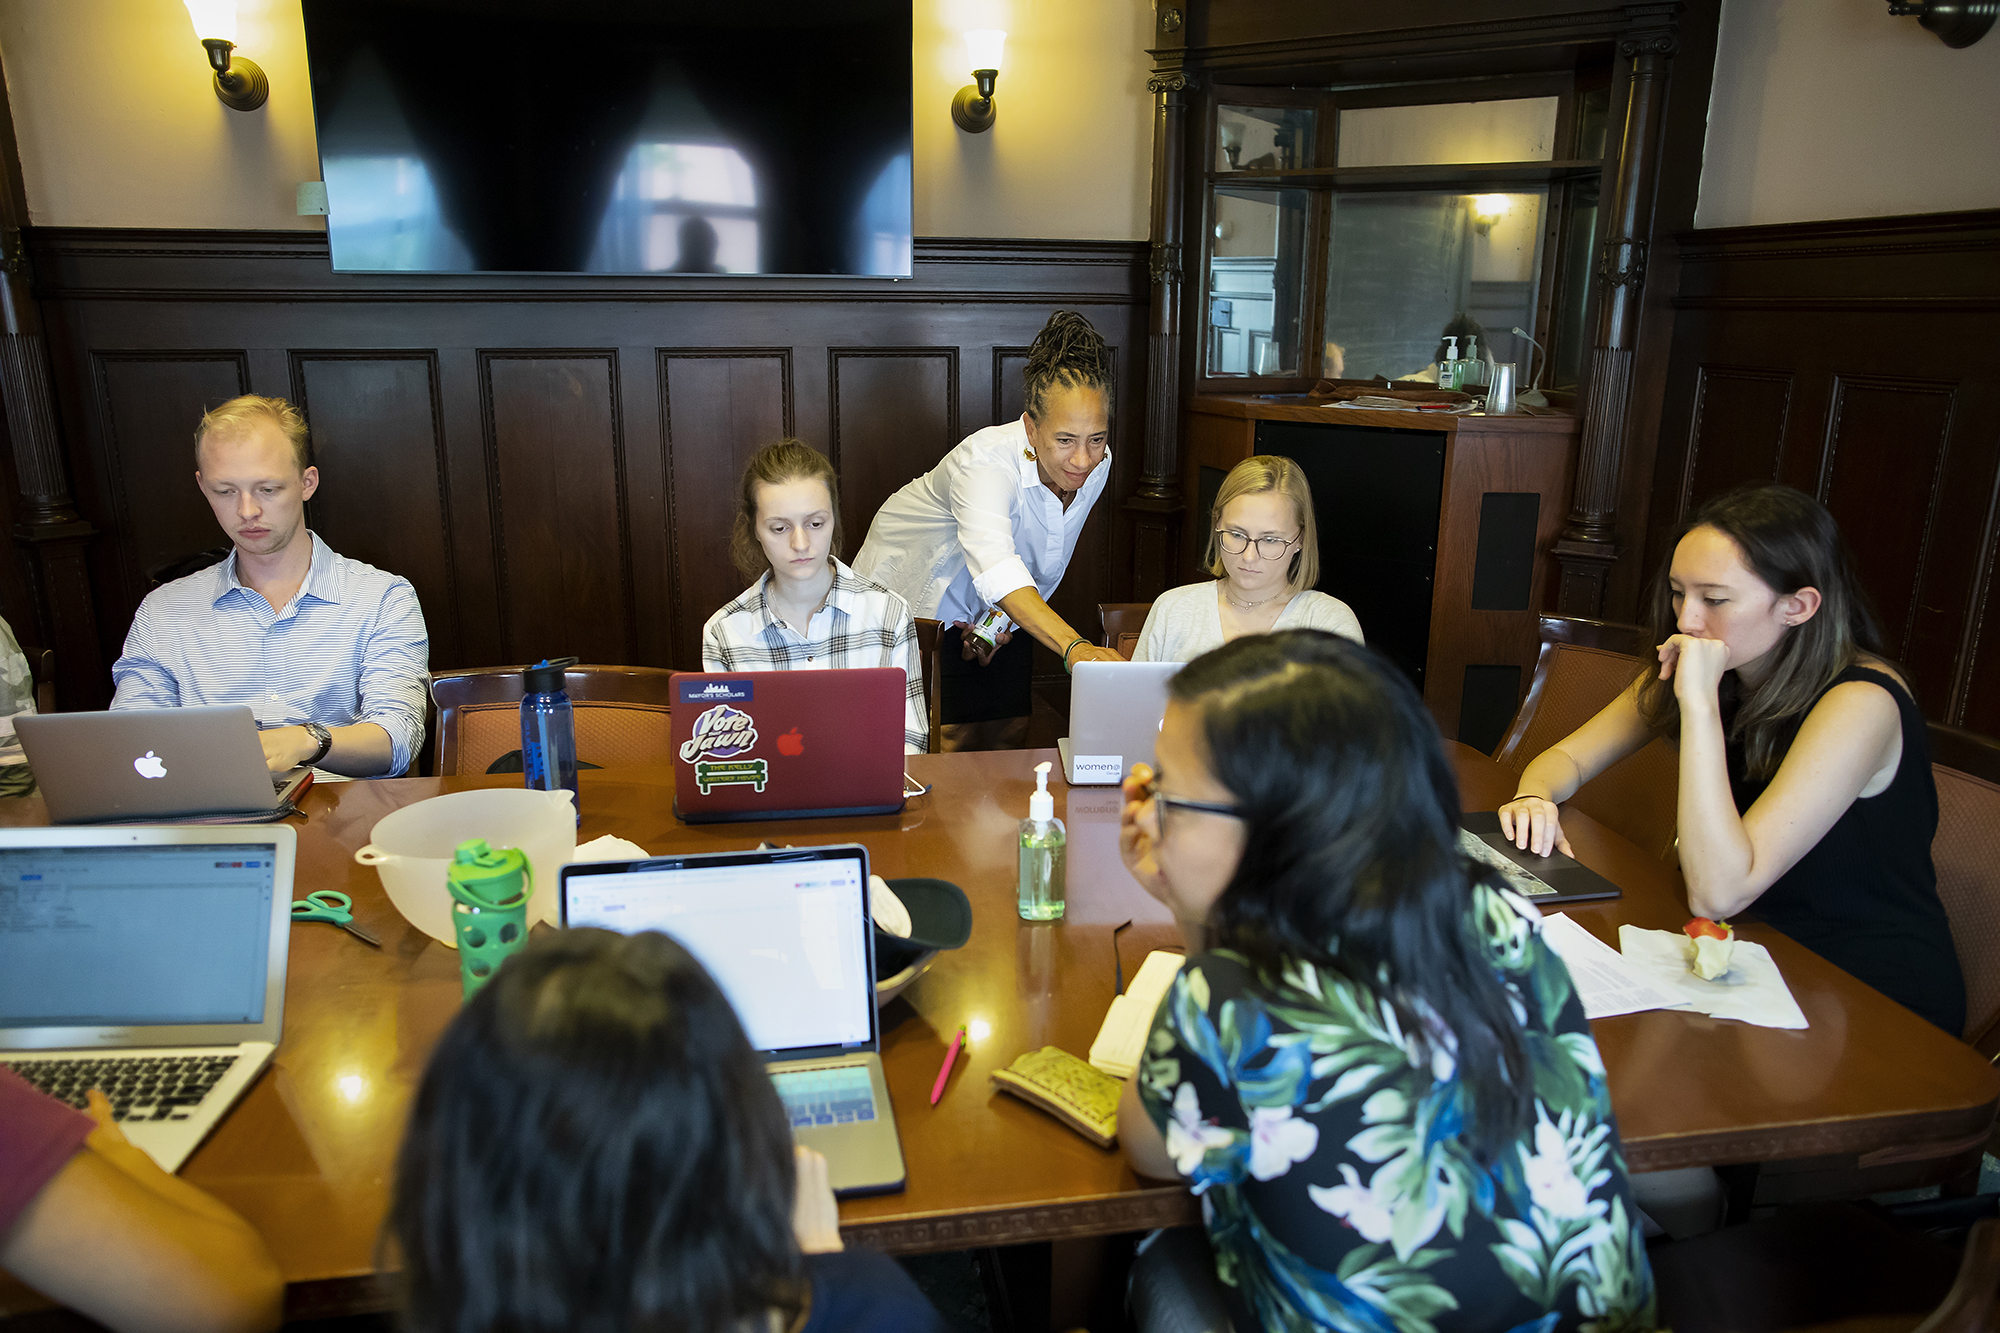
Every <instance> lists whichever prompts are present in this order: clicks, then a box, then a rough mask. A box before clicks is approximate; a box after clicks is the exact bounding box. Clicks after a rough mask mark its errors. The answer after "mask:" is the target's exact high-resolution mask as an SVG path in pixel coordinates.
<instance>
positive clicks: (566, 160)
mask: <svg viewBox="0 0 2000 1333" xmlns="http://www.w3.org/2000/svg"><path fill="white" fill-rule="evenodd" d="M304 8H305V30H306V51H307V58H308V60H309V62H310V65H311V70H312V97H313V114H314V116H315V117H316V119H317V122H318V134H319V153H320V166H321V174H322V175H323V177H324V179H325V181H326V196H327V232H328V235H329V238H330V240H331V242H332V248H333V267H334V268H335V269H339V270H346V271H367V272H381V271H405V272H424V273H723V274H727V273H745V274H748V273H773V274H795V275H825V274H835V275H852V276H863V277H891V278H894V277H908V276H909V275H910V191H911V183H910V4H909V0H831V2H830V0H812V2H811V3H807V2H806V0H304Z"/></svg>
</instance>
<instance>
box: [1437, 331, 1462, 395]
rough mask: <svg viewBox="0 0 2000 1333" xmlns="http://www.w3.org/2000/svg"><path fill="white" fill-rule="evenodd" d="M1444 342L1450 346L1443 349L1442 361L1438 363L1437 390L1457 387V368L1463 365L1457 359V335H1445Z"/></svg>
mask: <svg viewBox="0 0 2000 1333" xmlns="http://www.w3.org/2000/svg"><path fill="white" fill-rule="evenodd" d="M1445 341H1446V342H1448V343H1450V344H1451V346H1449V347H1447V348H1446V349H1445V353H1444V359H1443V360H1442V361H1440V362H1438V388H1440V389H1456V388H1457V387H1458V368H1459V367H1460V366H1461V365H1463V364H1464V363H1463V362H1462V361H1460V360H1459V359H1458V335H1457V334H1446V335H1445Z"/></svg>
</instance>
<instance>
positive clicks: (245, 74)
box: [186, 0, 271, 111]
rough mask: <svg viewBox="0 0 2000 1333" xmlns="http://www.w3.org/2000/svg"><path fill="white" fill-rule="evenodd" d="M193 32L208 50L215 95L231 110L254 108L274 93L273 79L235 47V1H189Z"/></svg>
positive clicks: (187, 1)
mask: <svg viewBox="0 0 2000 1333" xmlns="http://www.w3.org/2000/svg"><path fill="white" fill-rule="evenodd" d="M186 4H187V11H188V18H189V19H191V20H193V22H194V35H195V36H196V37H198V38H200V39H201V44H202V45H203V46H204V47H206V48H207V49H208V63H209V66H210V67H211V68H212V69H214V70H215V96H216V98H217V100H219V101H220V102H221V103H222V104H223V105H224V106H226V107H228V108H229V109H230V110H231V111H255V110H256V109H257V108H258V107H260V106H262V105H264V102H265V100H266V99H267V98H269V97H270V95H271V82H270V80H269V79H266V78H265V77H264V71H263V70H261V69H259V68H257V63H256V62H255V61H253V60H246V59H244V58H243V57H241V56H232V54H231V53H232V52H234V51H235V50H236V0H186Z"/></svg>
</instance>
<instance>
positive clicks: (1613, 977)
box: [1542, 912, 1688, 1018]
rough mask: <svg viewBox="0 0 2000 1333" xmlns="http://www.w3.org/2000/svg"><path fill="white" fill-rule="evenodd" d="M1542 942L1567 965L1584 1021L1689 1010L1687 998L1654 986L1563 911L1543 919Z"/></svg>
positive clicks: (1614, 950)
mask: <svg viewBox="0 0 2000 1333" xmlns="http://www.w3.org/2000/svg"><path fill="white" fill-rule="evenodd" d="M1542 942H1543V943H1545V944H1547V945H1548V946H1549V948H1551V949H1553V950H1555V952H1556V956H1557V957H1558V958H1560V959H1562V960H1563V963H1564V964H1565V965H1566V966H1568V968H1569V976H1570V980H1571V981H1572V982H1574V983H1575V984H1576V993H1577V998H1579V999H1581V1000H1582V1001H1583V1016H1584V1017H1585V1018H1610V1017H1611V1016H1612V1015H1613V1014H1636V1013H1638V1012H1639V1011H1640V1010H1642V1009H1685V1008H1687V1007H1688V1003H1687V1000H1686V999H1684V998H1683V997H1681V996H1678V995H1674V994H1670V993H1669V992H1668V991H1667V990H1666V989H1663V988H1662V987H1659V986H1656V985H1654V984H1653V982H1652V981H1651V980H1649V979H1648V978H1647V977H1646V976H1645V975H1644V974H1643V973H1641V972H1640V971H1638V970H1637V969H1636V968H1634V967H1632V966H1631V964H1630V962H1629V961H1628V960H1627V959H1625V958H1623V957H1621V956H1620V955H1619V953H1618V951H1617V950H1616V949H1614V948H1612V947H1611V946H1610V945H1608V944H1606V943H1605V942H1604V941H1602V940H1600V939H1598V938H1597V936H1595V935H1593V934H1591V933H1590V932H1589V931H1587V930H1585V929H1584V928H1583V927H1582V926H1579V925H1578V924H1576V922H1574V921H1572V920H1570V918H1569V917H1567V916H1565V915H1564V914H1563V913H1561V912H1556V913H1554V914H1553V915H1550V916H1545V917H1543V918H1542Z"/></svg>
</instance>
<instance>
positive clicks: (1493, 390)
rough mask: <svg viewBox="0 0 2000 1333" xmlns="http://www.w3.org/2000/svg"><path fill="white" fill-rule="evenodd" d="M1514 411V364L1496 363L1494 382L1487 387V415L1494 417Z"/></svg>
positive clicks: (1494, 365)
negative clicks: (1496, 414) (1497, 414)
mask: <svg viewBox="0 0 2000 1333" xmlns="http://www.w3.org/2000/svg"><path fill="white" fill-rule="evenodd" d="M1513 410H1514V363H1513V362H1512V361H1495V362H1494V363H1493V382H1492V383H1491V384H1489V385H1487V386H1486V413H1487V415H1488V416H1492V415H1494V414H1495V413H1500V412H1512V411H1513Z"/></svg>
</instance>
